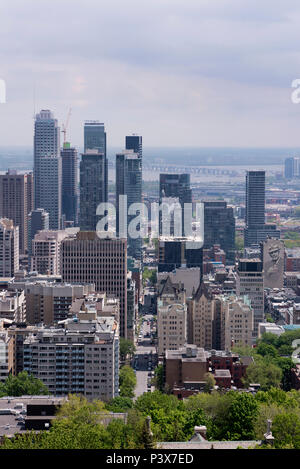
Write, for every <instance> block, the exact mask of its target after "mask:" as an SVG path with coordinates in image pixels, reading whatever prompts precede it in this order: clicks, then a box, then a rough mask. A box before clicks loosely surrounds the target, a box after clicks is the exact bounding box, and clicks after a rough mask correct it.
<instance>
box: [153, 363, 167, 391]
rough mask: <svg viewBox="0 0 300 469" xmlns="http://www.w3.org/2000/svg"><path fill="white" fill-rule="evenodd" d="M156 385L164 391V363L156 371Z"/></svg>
mask: <svg viewBox="0 0 300 469" xmlns="http://www.w3.org/2000/svg"><path fill="white" fill-rule="evenodd" d="M154 385H155V387H156V389H158V390H159V391H161V392H163V391H164V385H165V382H164V367H163V365H158V366H157V367H156V368H155V371H154Z"/></svg>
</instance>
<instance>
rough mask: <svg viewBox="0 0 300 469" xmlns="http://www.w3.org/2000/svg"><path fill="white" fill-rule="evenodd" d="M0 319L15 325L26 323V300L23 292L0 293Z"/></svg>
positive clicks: (5, 291)
mask: <svg viewBox="0 0 300 469" xmlns="http://www.w3.org/2000/svg"><path fill="white" fill-rule="evenodd" d="M0 318H1V319H10V320H11V321H13V322H16V323H25V322H26V299H25V293H24V291H23V290H20V291H7V290H3V291H0Z"/></svg>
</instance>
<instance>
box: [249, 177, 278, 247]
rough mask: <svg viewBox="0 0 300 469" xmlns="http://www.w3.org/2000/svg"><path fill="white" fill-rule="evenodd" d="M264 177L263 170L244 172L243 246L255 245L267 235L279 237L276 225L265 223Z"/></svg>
mask: <svg viewBox="0 0 300 469" xmlns="http://www.w3.org/2000/svg"><path fill="white" fill-rule="evenodd" d="M265 177H266V176H265V171H247V173H246V216H245V224H246V227H245V230H244V245H245V247H250V246H252V245H254V244H255V245H257V244H259V243H260V242H261V241H264V240H265V239H267V238H268V237H269V236H270V237H272V238H276V239H279V238H280V231H279V230H277V227H276V225H271V224H265V185H266V181H265Z"/></svg>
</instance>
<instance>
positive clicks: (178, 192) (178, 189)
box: [159, 174, 192, 236]
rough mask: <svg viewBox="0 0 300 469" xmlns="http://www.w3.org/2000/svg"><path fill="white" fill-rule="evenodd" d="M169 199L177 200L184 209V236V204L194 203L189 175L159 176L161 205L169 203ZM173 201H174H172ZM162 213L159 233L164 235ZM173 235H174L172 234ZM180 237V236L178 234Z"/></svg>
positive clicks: (160, 214)
mask: <svg viewBox="0 0 300 469" xmlns="http://www.w3.org/2000/svg"><path fill="white" fill-rule="evenodd" d="M167 199H170V200H171V203H172V202H173V201H174V199H177V200H178V202H179V204H180V205H181V208H182V235H183V236H184V210H183V208H184V204H185V203H192V190H191V186H190V175H189V174H160V175H159V204H161V203H162V202H164V203H168V201H167ZM172 199H173V201H172ZM161 222H162V213H161V211H160V212H159V232H160V234H162V223H161ZM171 234H173V233H171ZM177 235H178V234H177Z"/></svg>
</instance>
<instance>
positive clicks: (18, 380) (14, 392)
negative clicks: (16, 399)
mask: <svg viewBox="0 0 300 469" xmlns="http://www.w3.org/2000/svg"><path fill="white" fill-rule="evenodd" d="M47 394H50V393H49V391H48V388H47V386H45V384H44V383H43V382H42V381H40V380H39V379H37V378H34V376H32V375H29V374H28V373H27V371H21V373H19V374H18V375H17V376H13V375H9V376H8V377H7V378H6V380H5V381H4V383H0V397H4V396H25V395H26V396H40V395H47Z"/></svg>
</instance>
